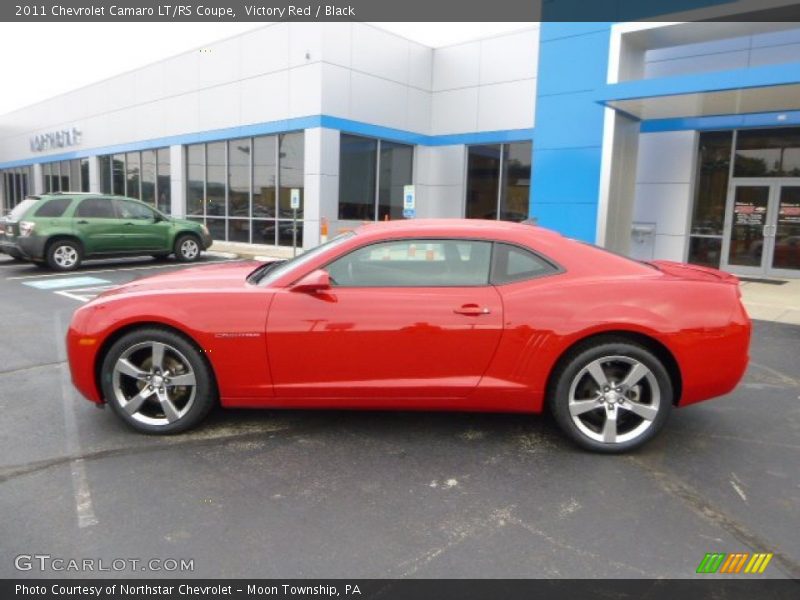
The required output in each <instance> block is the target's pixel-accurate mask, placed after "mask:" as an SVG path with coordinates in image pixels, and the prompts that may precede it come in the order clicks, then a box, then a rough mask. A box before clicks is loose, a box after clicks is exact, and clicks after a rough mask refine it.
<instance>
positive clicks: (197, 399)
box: [100, 327, 217, 435]
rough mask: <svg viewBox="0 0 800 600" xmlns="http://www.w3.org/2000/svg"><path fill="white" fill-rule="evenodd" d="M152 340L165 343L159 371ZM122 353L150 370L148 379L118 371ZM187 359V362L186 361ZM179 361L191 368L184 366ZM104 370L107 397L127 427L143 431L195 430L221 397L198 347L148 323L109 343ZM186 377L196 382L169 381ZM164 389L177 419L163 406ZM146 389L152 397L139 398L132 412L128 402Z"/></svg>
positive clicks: (138, 367) (129, 359)
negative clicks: (149, 325) (170, 416)
mask: <svg viewBox="0 0 800 600" xmlns="http://www.w3.org/2000/svg"><path fill="white" fill-rule="evenodd" d="M154 344H158V345H163V347H164V352H163V358H162V361H161V363H162V365H161V369H160V370H159V369H156V365H155V364H154V362H155V361H154V360H153V357H154V351H153V348H154ZM148 352H149V353H150V363H149V366H148V362H147V361H148V359H147V356H148ZM121 357H125V358H126V359H127V361H128V362H129V363H130V364H133V365H134V366H136V367H137V369H139V370H140V372H142V373H149V379H147V380H146V381H145V380H144V378H138V377H134V376H132V375H126V374H121V373H115V366H116V365H117V361H119V359H120V358H121ZM184 361H185V362H186V363H187V364H186V365H183V364H182V363H183V362H184ZM181 366H183V367H187V366H188V367H189V368H184V370H182V371H181V369H180V367H181ZM154 372H155V373H160V374H159V375H158V376H159V377H162V376H163V380H164V382H165V383H166V385H165V384H164V383H156V380H155V379H153V377H154ZM100 373H101V381H100V383H101V387H102V390H103V397H104V398H105V400H106V402H107V403H108V404H109V405H110V406H111V408H112V409H113V410H114V412H115V413H116V414H117V415H118V416H119V417H120V418H121V419H122V420H123V421H124V422H125V423H126V424H127V425H128V426H130V427H132V428H133V429H135V430H136V431H139V432H142V433H147V434H160V435H166V434H174V433H180V432H183V431H186V430H188V429H191V428H192V427H195V426H196V425H197V424H198V423H200V421H202V420H203V419H204V418H205V416H206V415H207V414H208V412H209V411H210V410H211V408H212V407H213V406H214V404H215V403H216V401H217V388H216V384H215V381H214V378H213V375H212V373H211V369H210V367H209V366H208V364H207V363H206V361H205V359H204V358H203V356H202V355H201V353H200V351H199V350H197V348H196V347H195V346H194V344H192V343H191V342H190V341H188V340H187V339H185V338H184V337H183V336H181V335H179V334H177V333H175V332H173V331H169V330H166V329H160V328H154V327H145V328H142V329H137V330H134V331H132V332H130V333H127V334H125V335H124V336H122V337H121V338H120V339H119V340H117V341H116V342H114V344H113V345H112V346H111V348H109V350H108V352H107V353H106V355H105V357H104V359H103V364H102V367H101V371H100ZM187 376H189V377H192V376H193V378H194V381H195V383H194V384H187V385H186V386H176V385H175V384H174V382H173V383H172V385H170V379H168V377H172V378H175V379H176V380H177V378H179V377H184V378H185V377H187ZM151 383H152V384H155V385H156V386H158V385H162V386H163V387H161V388H159V389H157V390H154V387H153V386H152V385H149V384H151ZM145 388H147V391H145ZM192 388H193V389H192ZM149 390H154V391H149ZM162 390H166V395H167V398H168V399H169V402H168V403H169V404H170V405H171V407H172V411H174V412H173V413H172V414H173V416H174V420H170V418H169V416H168V414H167V411H166V410H163V408H162V407H164V403H163V402H162V396H163V391H162ZM187 390H188V391H187ZM192 391H193V393H192ZM137 392H138V394H137ZM142 394H148V396H147V398H146V399H145V400H143V401H140V402H139V404H140V408H139V409H137V410H136V411H135V412H133V413H132V414H131V413H130V412H129V410H126V407H128V408H129V409H131V408H132V406H133V405H134V404H133V403H134V402H135V400H136V399H137V398H138V396H139V395H142Z"/></svg>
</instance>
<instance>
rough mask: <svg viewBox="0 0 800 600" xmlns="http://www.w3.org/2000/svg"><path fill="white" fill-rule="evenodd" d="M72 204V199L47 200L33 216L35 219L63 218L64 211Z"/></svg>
mask: <svg viewBox="0 0 800 600" xmlns="http://www.w3.org/2000/svg"><path fill="white" fill-rule="evenodd" d="M70 202H72V198H56V199H55V200H47V201H46V202H44V203H43V204H42V205H41V206H40V207H39V208H37V209H36V212H35V213H34V215H33V216H35V217H60V216H63V214H64V211H65V210H67V207H68V206H69V205H70Z"/></svg>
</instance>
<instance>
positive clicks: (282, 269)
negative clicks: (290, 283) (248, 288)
mask: <svg viewBox="0 0 800 600" xmlns="http://www.w3.org/2000/svg"><path fill="white" fill-rule="evenodd" d="M354 235H355V233H353V232H352V231H348V232H347V233H342V234H341V235H337V236H336V237H335V238H333V239H332V240H330V241H328V242H326V243H324V244H322V245H320V246H317V247H316V248H312V249H311V250H309V251H308V252H304V253H303V254H301V255H300V256H297V257H295V258H293V259H291V260H287V261H286V262H284V263H281V264H280V265H278V266H277V267H275V268H274V269H270V270H268V271H266V272H264V273H263V275H262V277H260V278H259V279H258V280H257V281H256V283H258V284H259V285H269V284H270V283H272V282H273V281H275V280H277V279H278V278H280V277H282V276H283V275H285V274H286V273H287V272H289V271H290V270H292V269H294V268H295V267H301V266H303V265H305V264H307V263H309V262H311V261H312V260H314V259H315V258H316V257H317V256H319V255H320V254H322V253H323V252H326V251H327V250H330V249H331V248H335V247H336V246H339V245H340V244H342V243H343V242H345V241H346V240H348V239H350V238H351V237H353V236H354Z"/></svg>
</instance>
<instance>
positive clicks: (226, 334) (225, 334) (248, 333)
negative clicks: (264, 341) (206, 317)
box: [214, 331, 261, 338]
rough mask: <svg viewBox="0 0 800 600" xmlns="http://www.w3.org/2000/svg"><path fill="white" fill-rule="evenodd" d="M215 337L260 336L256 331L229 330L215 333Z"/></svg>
mask: <svg viewBox="0 0 800 600" xmlns="http://www.w3.org/2000/svg"><path fill="white" fill-rule="evenodd" d="M214 337H215V338H256V337H261V333H259V332H258V331H231V332H223V333H215V334H214Z"/></svg>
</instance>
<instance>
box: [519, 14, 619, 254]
mask: <svg viewBox="0 0 800 600" xmlns="http://www.w3.org/2000/svg"><path fill="white" fill-rule="evenodd" d="M610 31H611V23H542V30H541V42H540V48H539V77H538V81H537V98H536V123H535V126H536V135H535V136H534V140H533V148H534V149H533V174H532V177H531V179H532V181H531V200H530V215H531V216H532V217H535V218H536V219H538V221H539V223H540V224H541V225H543V226H544V227H550V228H551V229H555V230H557V231H560V232H562V233H564V234H565V235H568V236H570V237H574V238H578V239H583V240H587V241H594V240H595V228H596V222H597V202H598V196H599V181H600V160H601V154H602V140H603V112H604V110H603V107H602V106H601V105H599V104H598V102H597V90H598V89H601V88H602V87H604V86H605V85H606V80H607V72H608V46H609V39H610Z"/></svg>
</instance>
